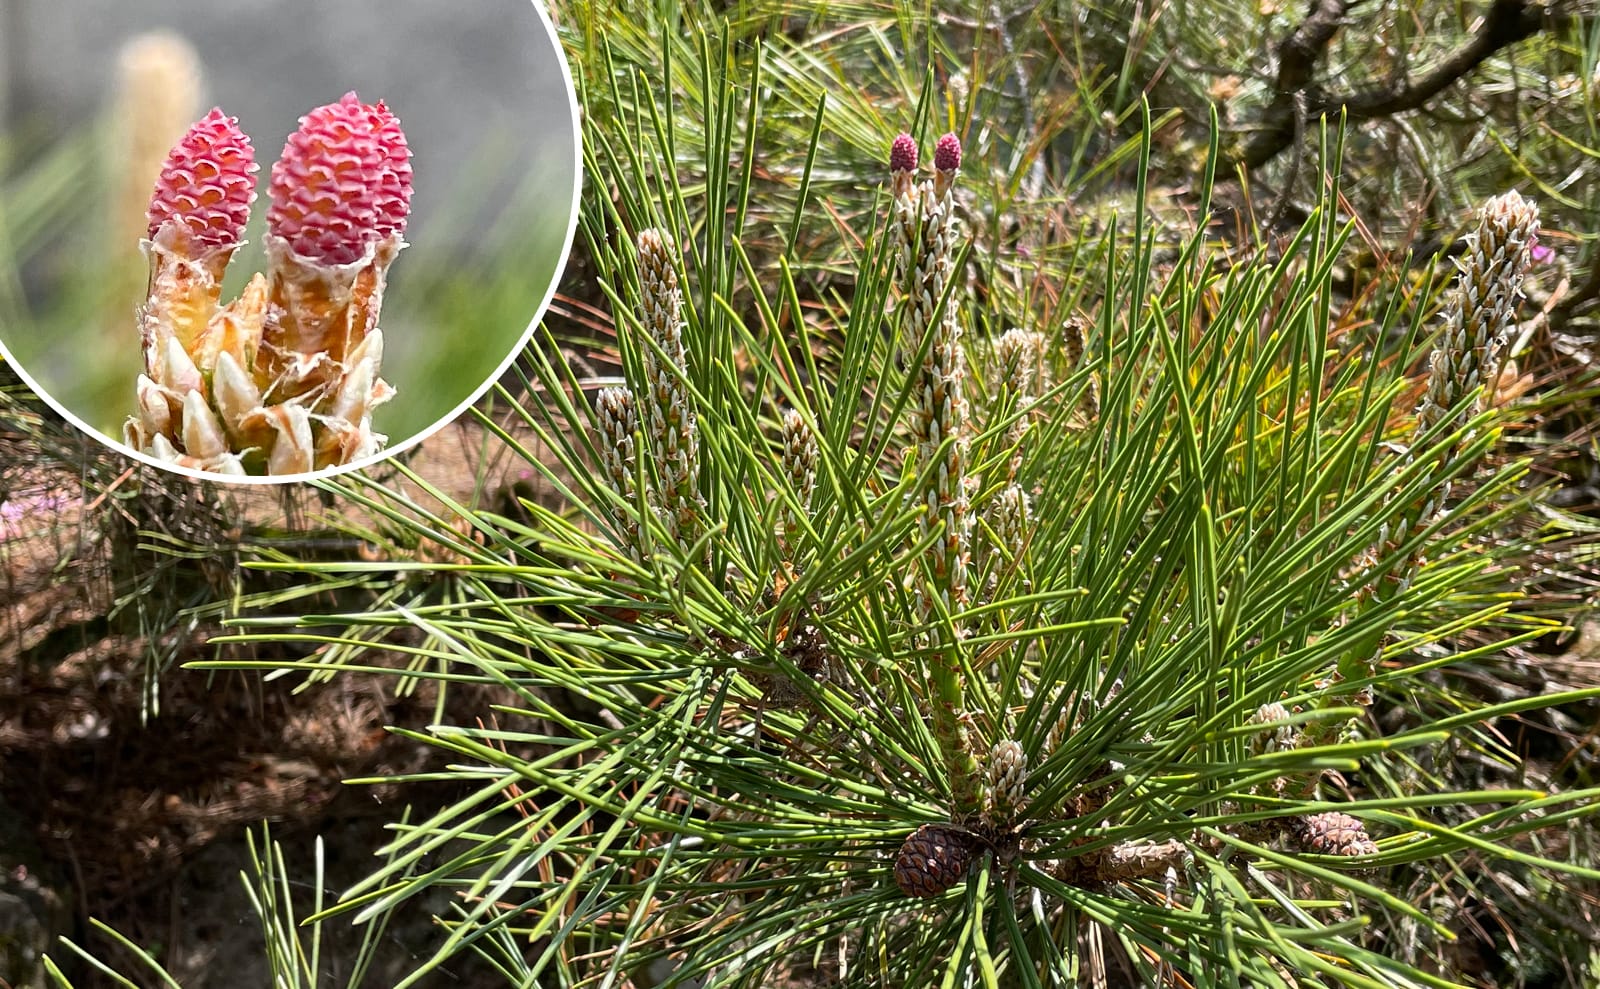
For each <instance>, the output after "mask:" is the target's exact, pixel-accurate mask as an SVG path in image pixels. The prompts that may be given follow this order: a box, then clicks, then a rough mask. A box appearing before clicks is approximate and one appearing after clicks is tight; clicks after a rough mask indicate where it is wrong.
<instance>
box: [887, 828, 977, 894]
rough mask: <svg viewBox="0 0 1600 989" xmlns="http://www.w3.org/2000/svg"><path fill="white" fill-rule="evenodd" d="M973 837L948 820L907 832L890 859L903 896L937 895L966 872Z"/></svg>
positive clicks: (974, 847) (973, 844)
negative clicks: (905, 837)
mask: <svg viewBox="0 0 1600 989" xmlns="http://www.w3.org/2000/svg"><path fill="white" fill-rule="evenodd" d="M976 847H977V840H976V839H975V838H974V837H973V836H972V835H971V834H970V833H968V832H966V831H963V830H962V829H960V828H957V827H954V826H952V825H949V824H924V825H923V826H922V827H920V828H918V829H917V830H915V831H913V832H911V836H910V837H908V838H907V839H906V840H905V844H903V845H901V846H900V854H899V855H898V856H896V857H895V860H894V881H895V883H896V884H898V885H899V887H900V891H901V892H902V893H904V894H906V895H907V896H917V897H923V898H927V897H932V896H938V895H939V894H940V893H943V892H944V891H945V890H947V889H949V888H951V887H952V886H954V885H955V884H956V883H959V882H961V881H962V880H963V879H965V878H966V876H967V867H968V866H970V865H971V864H972V854H973V852H974V851H975V850H976Z"/></svg>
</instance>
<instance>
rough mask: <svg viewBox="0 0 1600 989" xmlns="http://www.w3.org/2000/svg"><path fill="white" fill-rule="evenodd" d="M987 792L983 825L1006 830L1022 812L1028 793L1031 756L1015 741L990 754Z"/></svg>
mask: <svg viewBox="0 0 1600 989" xmlns="http://www.w3.org/2000/svg"><path fill="white" fill-rule="evenodd" d="M985 782H986V785H985V788H984V800H983V823H985V824H987V825H989V826H990V827H996V828H998V827H1006V826H1008V825H1010V823H1011V822H1012V821H1013V820H1014V819H1015V818H1016V816H1017V813H1018V812H1019V811H1020V810H1022V804H1023V801H1024V799H1025V798H1026V796H1027V789H1028V755H1027V753H1026V752H1024V751H1023V750H1022V745H1021V744H1020V743H1019V742H1017V741H1016V740H1015V739H1010V738H1005V739H1001V740H1000V741H998V742H996V743H995V744H994V748H992V749H990V750H989V767H988V775H987V779H986V781H985Z"/></svg>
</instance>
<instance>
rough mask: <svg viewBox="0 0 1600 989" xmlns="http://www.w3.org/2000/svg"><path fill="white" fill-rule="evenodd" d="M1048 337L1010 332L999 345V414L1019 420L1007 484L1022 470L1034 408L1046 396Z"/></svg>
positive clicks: (1011, 438)
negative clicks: (1046, 349) (1010, 415)
mask: <svg viewBox="0 0 1600 989" xmlns="http://www.w3.org/2000/svg"><path fill="white" fill-rule="evenodd" d="M1043 350H1044V336H1043V334H1040V333H1035V332H1033V331H1031V330H1023V329H1015V328H1014V329H1010V330H1007V331H1006V332H1005V333H1003V334H1001V335H1000V339H999V340H998V341H997V342H996V343H995V361H996V363H998V364H999V365H1000V384H1001V389H1002V390H1001V401H1000V404H999V406H997V408H996V411H997V412H1000V413H1002V414H1003V413H1005V412H1006V411H1008V409H1009V411H1010V413H1012V414H1014V415H1016V416H1017V419H1016V421H1015V422H1013V423H1012V424H1011V429H1010V431H1009V433H1008V435H1007V437H1006V438H1007V440H1008V441H1009V442H1010V444H1011V447H1012V454H1011V460H1010V462H1009V463H1008V464H1007V468H1006V480H1008V481H1014V480H1016V477H1017V471H1018V470H1020V469H1021V468H1022V444H1023V440H1024V438H1025V437H1026V436H1027V434H1028V427H1029V424H1030V420H1031V419H1032V418H1033V415H1032V408H1033V405H1034V403H1035V402H1037V401H1038V400H1039V396H1040V395H1041V394H1042V393H1043V387H1042V386H1043V384H1044V374H1043V368H1044V365H1043Z"/></svg>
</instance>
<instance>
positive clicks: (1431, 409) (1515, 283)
mask: <svg viewBox="0 0 1600 989" xmlns="http://www.w3.org/2000/svg"><path fill="white" fill-rule="evenodd" d="M1538 235H1539V208H1538V207H1537V206H1536V205H1534V204H1533V203H1532V202H1531V201H1529V200H1526V199H1523V198H1522V196H1521V194H1519V193H1517V192H1516V191H1514V190H1513V191H1511V192H1508V193H1506V194H1504V195H1501V196H1495V197H1494V198H1493V199H1490V200H1489V201H1488V202H1487V203H1485V204H1484V206H1483V209H1482V211H1481V212H1480V213H1479V216H1478V226H1477V229H1476V230H1474V231H1472V232H1471V233H1469V234H1467V237H1466V242H1467V250H1466V252H1465V253H1464V254H1463V256H1462V257H1461V258H1459V259H1458V260H1457V261H1456V265H1457V267H1458V269H1459V272H1458V274H1457V276H1456V288H1455V292H1454V294H1453V296H1452V298H1451V300H1450V302H1449V304H1448V305H1447V306H1446V308H1445V312H1444V323H1445V325H1444V328H1443V329H1442V330H1441V331H1440V333H1439V341H1438V346H1437V347H1435V348H1434V351H1433V361H1432V366H1431V368H1430V369H1429V373H1428V394H1427V396H1426V397H1425V398H1424V399H1423V401H1422V405H1421V406H1420V407H1419V408H1418V409H1417V435H1418V436H1419V437H1420V436H1422V435H1423V434H1425V433H1426V432H1428V431H1429V430H1430V429H1432V428H1433V427H1434V426H1436V425H1438V424H1439V423H1440V422H1443V421H1444V418H1445V416H1446V415H1447V414H1448V413H1449V412H1450V410H1451V409H1453V408H1454V407H1455V406H1456V405H1457V404H1458V403H1459V402H1460V401H1461V400H1462V399H1464V398H1465V397H1466V396H1467V395H1468V394H1470V393H1472V392H1474V391H1476V390H1477V389H1479V388H1480V387H1482V386H1484V385H1493V383H1494V381H1495V378H1496V374H1495V371H1496V369H1497V365H1498V363H1499V353H1498V351H1499V349H1500V347H1501V345H1502V344H1503V343H1504V341H1505V338H1506V335H1507V334H1508V333H1509V332H1510V330H1511V328H1512V326H1513V317H1514V316H1515V308H1516V302H1517V299H1519V298H1520V297H1521V295H1522V280H1523V278H1524V277H1526V276H1527V273H1528V270H1529V268H1531V267H1532V265H1533V247H1534V245H1535V243H1536V242H1537V240H1538Z"/></svg>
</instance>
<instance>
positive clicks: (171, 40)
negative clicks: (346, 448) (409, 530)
mask: <svg viewBox="0 0 1600 989" xmlns="http://www.w3.org/2000/svg"><path fill="white" fill-rule="evenodd" d="M352 89H353V90H355V91H357V92H358V93H359V94H360V95H361V97H362V99H364V100H366V101H368V102H373V101H376V100H378V99H383V100H384V101H385V102H387V103H388V105H389V107H390V109H391V110H393V111H394V113H395V114H396V115H397V116H398V117H399V118H400V121H401V124H402V126H403V127H404V129H405V131H406V135H407V137H408V139H409V142H410V145H411V148H412V150H413V152H414V153H415V158H414V159H413V164H414V166H415V170H416V178H415V198H414V201H413V211H412V217H411V222H410V225H409V227H408V230H407V234H406V236H407V240H408V241H409V242H410V243H411V246H410V247H409V248H407V249H406V250H405V251H404V252H403V253H402V254H401V255H400V257H399V259H398V260H397V261H396V262H395V265H394V267H393V268H392V269H391V271H390V281H389V289H388V292H387V295H386V298H385V301H384V308H383V318H382V326H383V328H384V333H385V359H384V365H383V376H384V377H385V378H386V379H387V380H388V381H389V382H390V383H391V384H393V385H395V387H396V388H397V389H398V395H397V397H396V398H395V399H394V400H393V401H392V402H390V403H389V404H388V405H385V406H383V407H381V408H379V409H378V410H377V412H376V413H375V415H374V420H375V421H374V426H375V428H376V429H377V430H378V431H379V432H383V433H387V434H388V435H389V441H390V445H391V446H394V445H397V444H399V443H401V442H403V441H404V440H406V439H407V438H409V437H411V436H413V435H415V434H416V433H418V432H420V431H422V430H425V429H426V428H427V427H428V426H430V425H432V424H433V423H434V422H436V421H438V420H439V419H440V418H442V417H444V416H446V415H448V414H450V413H451V412H452V411H453V410H455V409H456V408H457V407H459V406H460V405H461V404H462V403H463V402H465V401H466V400H467V399H468V398H469V397H471V395H472V394H473V393H474V392H476V391H477V390H478V388H479V387H480V386H481V385H483V384H484V382H485V381H486V380H488V379H489V378H490V377H492V376H493V375H494V373H495V371H496V369H497V368H499V367H500V365H501V364H502V362H504V360H505V359H506V358H507V357H508V356H509V354H510V353H511V352H512V350H514V349H515V348H516V347H517V345H518V343H519V342H520V340H521V339H522V337H523V335H524V333H525V332H526V330H527V328H528V326H529V324H530V322H531V321H532V319H533V318H534V316H535V314H536V309H537V308H538V306H539V304H540V303H541V302H542V301H543V300H544V299H545V297H546V295H547V294H548V292H549V289H550V286H551V284H552V283H553V281H554V279H555V277H556V276H557V274H558V273H559V272H558V269H559V267H560V263H561V262H562V260H563V258H562V256H561V251H562V247H563V245H564V243H565V239H566V235H567V232H568V226H569V222H570V218H571V214H572V204H573V201H574V199H575V197H576V195H577V185H578V177H577V170H576V165H575V158H576V145H575V142H576V136H575V120H574V110H573V105H572V100H571V97H570V94H569V91H568V87H567V84H566V81H565V78H564V75H563V72H562V66H561V61H560V55H559V49H558V47H557V45H556V43H555V40H554V39H553V38H552V37H551V36H550V34H549V31H548V30H547V28H546V26H545V22H544V20H543V19H542V18H541V16H540V14H539V11H538V10H537V9H535V8H534V7H533V6H532V4H530V3H529V2H528V0H470V2H460V0H452V2H440V0H137V2H129V0H67V2H62V0H0V343H3V344H4V346H5V348H6V349H7V350H8V351H9V353H10V354H11V355H12V356H13V358H14V359H15V360H16V361H17V363H18V364H19V365H20V368H21V370H23V371H25V372H26V373H27V374H28V375H29V376H30V377H31V378H32V379H33V380H34V381H35V382H36V383H37V384H38V385H39V386H40V387H41V389H42V390H43V391H44V392H45V393H46V394H47V395H48V396H49V397H50V398H53V399H55V400H56V401H57V402H58V403H60V404H61V405H62V406H64V407H65V408H66V409H68V410H69V411H71V412H73V413H74V414H75V415H76V416H77V417H78V418H80V419H82V420H84V421H85V422H87V423H89V424H90V425H92V426H93V427H94V428H95V429H97V430H99V431H100V432H102V433H104V434H106V435H107V436H110V437H115V438H120V436H121V427H122V421H123V419H124V418H125V417H126V416H127V415H128V414H129V412H130V411H131V410H132V408H133V395H134V379H135V377H136V375H137V374H138V373H139V371H140V370H141V367H142V364H141V357H140V353H139V337H138V332H137V330H136V328H135V325H134V309H135V307H136V306H137V305H138V304H139V302H140V301H142V296H143V294H144V288H145V277H146V267H145V264H144V260H143V258H142V256H141V254H140V252H139V248H138V241H139V238H140V237H141V236H142V235H143V233H144V229H145V221H144V210H145V207H146V205H147V203H148V197H149V194H150V189H151V185H152V183H153V181H154V178H155V175H156V173H157V171H158V170H159V168H160V165H161V160H162V158H163V157H164V156H165V154H166V151H167V150H168V149H169V148H170V147H171V146H172V145H173V144H174V143H175V142H176V140H177V139H178V138H179V137H180V136H181V135H182V133H183V131H184V129H185V128H186V127H187V126H188V124H189V123H191V122H192V121H193V120H195V119H197V118H198V117H200V116H201V115H203V114H204V113H205V111H206V110H208V109H210V108H211V107H212V106H214V105H215V106H220V107H222V109H223V110H224V111H225V112H226V113H228V114H230V115H232V116H236V117H238V118H239V123H240V126H241V127H242V128H243V129H244V130H245V132H246V133H247V134H249V135H250V137H251V139H252V141H253V142H254V144H255V148H256V158H257V160H258V161H259V162H260V163H261V166H262V170H261V173H260V175H259V180H260V186H259V187H258V191H259V193H260V198H259V199H258V200H257V202H256V206H255V210H254V215H253V216H252V220H251V224H250V228H249V232H248V234H247V236H248V238H249V241H250V242H249V244H247V245H246V247H245V248H244V249H243V250H241V251H240V252H239V253H238V254H237V255H236V256H235V258H234V261H233V265H232V267H231V269H230V271H229V277H228V281H227V282H226V284H225V286H224V299H225V300H226V299H228V298H231V297H232V296H233V295H234V294H236V293H237V292H238V290H239V288H240V287H242V286H243V284H244V283H245V281H246V280H248V278H249V276H250V274H251V273H252V272H254V271H257V270H261V268H262V267H263V266H264V262H263V256H262V251H261V235H262V231H263V229H264V222H265V215H266V196H265V185H266V175H267V173H268V171H269V169H270V168H271V164H272V162H273V161H274V160H276V158H277V156H278V152H279V151H280V150H281V149H282V147H283V142H284V140H285V138H286V137H287V136H288V135H289V133H290V132H292V131H293V130H294V129H295V127H296V125H297V122H298V118H299V117H300V116H301V115H302V114H304V113H305V112H306V111H308V110H310V109H311V108H313V107H315V106H318V105H321V104H324V103H329V102H333V101H335V100H338V99H339V98H340V96H342V95H343V94H344V93H345V92H346V91H348V90H352Z"/></svg>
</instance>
